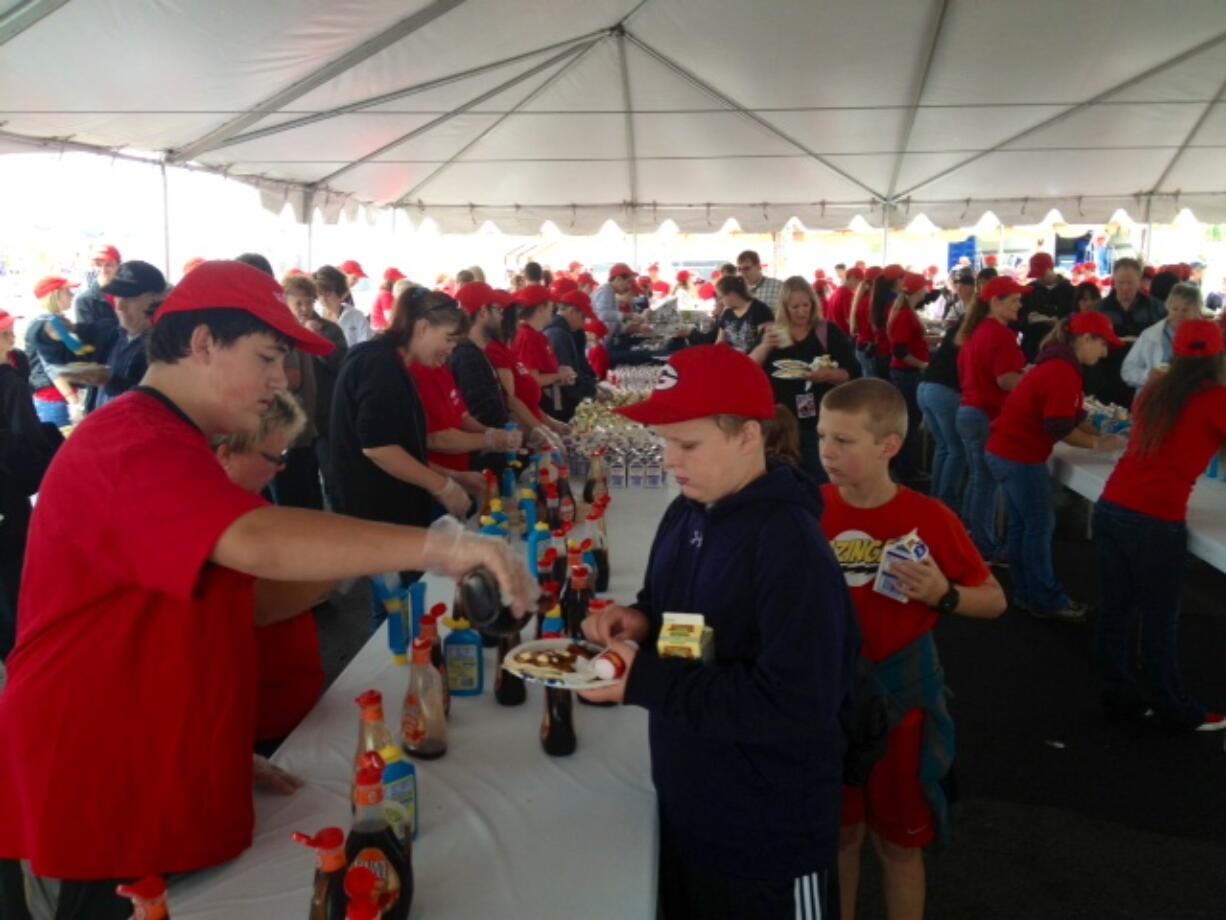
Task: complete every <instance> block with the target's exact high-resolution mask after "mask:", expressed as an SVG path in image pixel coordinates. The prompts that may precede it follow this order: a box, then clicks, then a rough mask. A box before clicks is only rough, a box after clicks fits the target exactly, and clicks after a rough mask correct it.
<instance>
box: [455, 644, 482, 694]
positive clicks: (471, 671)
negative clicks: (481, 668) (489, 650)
mask: <svg viewBox="0 0 1226 920" xmlns="http://www.w3.org/2000/svg"><path fill="white" fill-rule="evenodd" d="M480 654H481V648H480V646H477V645H459V644H456V645H452V646H450V647H449V648H448V649H447V682H448V684H450V686H451V691H452V692H453V693H460V692H463V691H465V690H472V691H476V690H477V689H478V687H479V684H478V682H477V656H478V655H480Z"/></svg>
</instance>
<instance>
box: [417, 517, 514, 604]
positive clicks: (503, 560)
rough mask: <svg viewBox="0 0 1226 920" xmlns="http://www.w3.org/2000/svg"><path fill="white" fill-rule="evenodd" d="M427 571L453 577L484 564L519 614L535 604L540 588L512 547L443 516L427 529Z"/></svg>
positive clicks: (424, 562) (424, 552) (424, 555)
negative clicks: (471, 530)
mask: <svg viewBox="0 0 1226 920" xmlns="http://www.w3.org/2000/svg"><path fill="white" fill-rule="evenodd" d="M422 566H423V568H425V569H426V571H429V572H434V573H436V574H438V575H447V576H450V577H452V578H459V577H460V576H462V575H464V574H466V573H468V572H471V571H472V570H473V569H476V568H480V567H482V566H484V567H485V568H487V569H489V570H490V572H492V573H493V575H494V578H495V579H496V580H497V582H498V589H499V592H500V593H501V594H502V602H503V603H504V604H506V605H508V606H509V607H510V608H511V610H512V612H513V613H514V614H515V615H516V616H517V617H522V616H524V615H525V614H526V613H528V612H529V611H531V610H533V609H534V608H535V606H536V597H537V594H538V588H537V585H536V582H535V581H534V580H533V578H532V576H531V574H529V572H528V567H527V565H526V564H525V563H524V561H523V560H522V559H521V558H520V557H519V554H517V553H513V552H511V548H510V547H509V546H507V544H506V543H505V542H504V541H502V540H498V539H495V538H494V537H485V536H481V535H480V534H475V533H470V532H469V531H467V530H465V529H464V527H463V526H462V525H461V524H460V522H459V521H457V520H456V519H455V518H452V517H441V518H439V519H438V520H437V521H435V522H434V523H433V524H431V525H430V527H429V529H428V530H427V531H426V543H425V546H424V547H423V549H422Z"/></svg>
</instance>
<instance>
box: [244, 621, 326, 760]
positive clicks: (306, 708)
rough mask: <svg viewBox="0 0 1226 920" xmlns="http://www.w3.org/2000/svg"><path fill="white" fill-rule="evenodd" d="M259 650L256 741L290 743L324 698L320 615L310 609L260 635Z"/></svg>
mask: <svg viewBox="0 0 1226 920" xmlns="http://www.w3.org/2000/svg"><path fill="white" fill-rule="evenodd" d="M255 650H256V660H257V666H258V671H259V689H258V690H257V692H256V699H257V701H258V706H257V707H256V717H255V739H256V740H257V741H271V740H274V739H276V738H284V737H285V736H286V735H288V734H289V733H290V732H292V731H293V730H294V729H295V728H296V727H297V726H298V723H299V722H301V721H302V720H303V719H304V718H306V714H307V713H308V712H310V711H311V710H312V709H313V708H314V707H315V704H316V703H317V702H319V695H320V694H321V693H323V689H324V666H323V661H322V659H321V658H320V652H319V630H318V629H317V628H316V626H315V614H313V613H312V612H311V611H309V610H304V611H303V612H302V613H300V614H298V616H296V617H291V618H290V619H288V620H282V621H281V622H279V623H273V624H272V625H271V626H261V627H260V628H258V629H257V630H256V631H255Z"/></svg>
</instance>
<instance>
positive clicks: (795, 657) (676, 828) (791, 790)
mask: <svg viewBox="0 0 1226 920" xmlns="http://www.w3.org/2000/svg"><path fill="white" fill-rule="evenodd" d="M617 411H618V412H620V413H621V414H622V415H624V416H626V417H627V418H630V419H632V420H633V421H637V422H640V423H642V424H646V425H651V426H652V427H653V428H654V429H655V430H656V431H657V432H658V433H659V434H660V436H661V437H662V438H663V439H664V443H665V465H666V466H667V468H668V469H669V470H670V471H672V473H673V474H674V476H675V477H676V481H677V483H678V485H679V486H680V487H681V491H682V494H681V495H680V496H679V497H678V498H676V499H675V500H674V501H673V503H672V504H671V505H670V506H669V507H668V509H667V510H666V511H665V513H664V518H663V520H662V521H661V522H660V526H659V528H658V530H657V531H656V537H655V541H654V543H653V544H652V549H651V556H650V560H649V562H648V570H647V573H646V577H645V579H644V582H643V588H642V590H641V591H640V592H639V595H638V599H637V601H636V603H635V604H634V605H632V606H630V607H621V606H616V607H611V608H608V609H606V610H604V611H602V612H601V613H599V614H596V615H594V616H592V617H590V618H589V619H588V621H587V622H585V624H584V629H585V632H586V633H587V635H588V636H589V637H590V638H591V639H592V640H593V641H597V642H600V643H602V644H611V646H612V648H613V649H614V650H615V651H616V652H617V653H618V654H619V655H621V656H622V657H623V658H624V660H625V661H626V662H627V664H628V666H629V668H628V673H627V675H626V678H625V680H624V681H623V682H622V683H620V684H618V685H617V686H616V687H613V688H611V689H609V690H604V691H598V692H596V693H594V694H591V697H592V699H595V700H605V701H613V702H624V703H631V704H634V705H637V706H642V707H643V708H645V709H647V711H648V712H649V714H650V744H651V758H652V776H653V779H654V781H655V786H656V791H657V794H658V797H659V807H660V907H661V914H662V916H663V917H665V918H669V920H671V918H689V917H701V918H704V920H720V918H728V920H733V918H735V920H747V918H748V920H753V918H785V917H786V918H789V920H790V918H794V917H806V918H810V917H833V916H837V906H836V905H837V900H838V896H837V893H836V887H835V882H836V879H835V873H834V872H833V866H834V860H835V852H836V828H837V823H838V811H837V809H838V803H839V794H840V793H839V789H840V784H841V777H842V755H843V740H842V731H841V729H840V727H839V725H840V723H839V718H840V714H841V712H842V711H843V710H844V704H845V702H846V701H847V700H848V692H849V687H850V681H851V675H852V670H851V668H852V664H853V662H854V659H855V654H856V649H857V646H858V644H859V643H858V636H857V634H856V628H855V623H854V618H853V615H852V613H851V609H850V606H849V604H848V600H847V595H846V592H845V590H844V589H843V586H842V585H841V584H840V582H839V572H838V568H837V566H836V564H835V562H834V559H833V558H832V556H831V554H830V548H829V546H828V545H827V544H826V541H825V539H824V538H823V535H822V532H821V524H820V518H821V511H822V508H821V501H820V497H819V495H818V492H817V488H816V486H815V485H814V484H813V482H812V480H810V479H809V478H808V477H807V476H805V475H804V474H803V473H800V472H798V471H797V470H795V469H794V468H792V467H789V466H774V465H769V466H768V464H767V460H766V456H765V452H764V440H763V422H764V421H765V420H766V419H769V418H772V417H773V415H774V411H775V406H774V400H773V397H772V393H771V387H770V382H769V381H768V379H767V377H766V375H765V373H764V372H763V371H762V369H761V368H760V367H758V366H757V365H756V364H755V363H754V362H753V360H752V359H750V358H749V357H748V356H746V355H742V354H740V353H739V352H737V351H735V350H733V349H731V348H729V347H728V346H724V345H715V346H698V347H695V348H689V349H686V350H684V351H681V352H678V353H677V354H675V355H674V356H673V357H672V358H670V359H669V363H668V364H667V365H666V366H665V367H664V368H663V369H662V370H661V372H660V376H659V380H658V381H657V383H656V386H655V390H654V391H653V393H652V395H651V397H650V399H648V400H646V401H644V402H641V403H638V404H636V405H634V406H628V407H625V408H623V409H619V410H617ZM665 611H681V612H690V613H699V614H702V615H703V616H704V617H705V619H706V624H707V626H710V627H712V628H713V629H714V655H713V660H711V661H710V662H709V663H703V662H700V661H693V660H682V659H678V658H668V657H661V655H660V654H659V653H658V651H657V649H656V639H657V637H658V635H659V632H660V628H661V624H662V617H663V615H664V612H665ZM632 643H639V644H638V645H637V646H636V645H635V644H632Z"/></svg>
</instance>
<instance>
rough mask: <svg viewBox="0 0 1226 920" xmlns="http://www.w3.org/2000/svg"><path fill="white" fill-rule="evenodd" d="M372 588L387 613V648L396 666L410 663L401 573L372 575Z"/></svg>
mask: <svg viewBox="0 0 1226 920" xmlns="http://www.w3.org/2000/svg"><path fill="white" fill-rule="evenodd" d="M370 588H371V590H372V591H373V592H374V594H375V599H376V600H378V601H379V603H380V604H381V605H382V606H383V609H384V610H385V611H387V647H388V649H389V650H390V651H391V653H392V660H393V661H394V662H396V664H408V663H409V635H408V625H409V624H408V623H407V622H406V621H405V592H404V589H403V588H402V587H401V586H400V573H399V572H384V573H382V574H381V575H372V576H371V579H370Z"/></svg>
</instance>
